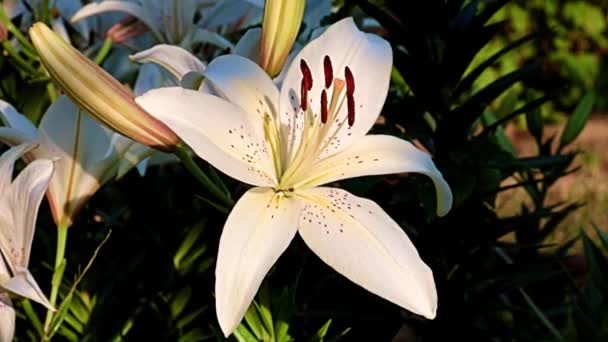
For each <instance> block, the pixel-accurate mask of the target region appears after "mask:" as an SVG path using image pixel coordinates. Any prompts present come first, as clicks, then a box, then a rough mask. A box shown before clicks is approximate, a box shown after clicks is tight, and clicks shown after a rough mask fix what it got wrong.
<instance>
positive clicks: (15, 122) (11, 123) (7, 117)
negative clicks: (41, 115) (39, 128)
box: [0, 100, 36, 140]
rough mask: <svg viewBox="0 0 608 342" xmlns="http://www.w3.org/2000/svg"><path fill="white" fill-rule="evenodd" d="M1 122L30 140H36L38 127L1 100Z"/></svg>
mask: <svg viewBox="0 0 608 342" xmlns="http://www.w3.org/2000/svg"><path fill="white" fill-rule="evenodd" d="M0 120H2V123H3V124H4V126H6V127H9V128H13V129H15V130H17V131H19V132H21V133H22V134H23V136H25V137H29V139H30V140H34V139H36V126H34V124H33V123H32V122H31V121H30V120H29V119H28V118H26V117H25V116H24V115H23V114H21V113H19V112H17V110H16V109H15V107H13V106H11V105H10V104H9V103H8V102H4V101H2V100H0Z"/></svg>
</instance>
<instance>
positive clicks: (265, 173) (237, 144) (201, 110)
mask: <svg viewBox="0 0 608 342" xmlns="http://www.w3.org/2000/svg"><path fill="white" fill-rule="evenodd" d="M135 100H136V101H137V103H138V104H139V105H141V106H142V107H143V108H144V109H145V110H146V111H148V113H150V114H151V115H153V116H154V117H156V118H157V119H158V120H160V121H162V122H163V123H164V124H166V125H167V126H169V128H171V129H172V130H173V131H174V132H175V133H176V134H177V135H178V136H179V137H180V138H181V139H182V140H184V141H185V142H186V143H187V144H188V145H189V146H190V147H191V148H192V150H193V151H194V152H195V153H196V154H197V155H198V156H199V157H201V158H202V159H204V160H206V161H208V162H209V163H211V164H212V165H213V166H215V167H216V168H218V169H219V170H221V171H222V172H224V173H225V174H227V175H229V176H231V177H233V178H236V179H238V180H240V181H242V182H245V183H249V184H253V185H259V186H273V185H274V184H276V175H275V172H274V167H273V161H272V156H271V154H270V148H269V147H268V146H267V143H266V141H265V140H264V138H263V136H260V135H259V134H258V133H257V132H260V131H261V129H262V128H261V127H255V126H254V124H253V123H252V121H251V120H250V117H251V114H248V113H246V112H244V111H243V110H242V109H240V108H239V107H237V106H235V105H233V104H231V103H229V102H227V101H225V100H222V99H220V98H219V97H216V96H212V95H209V94H203V93H201V92H199V91H194V90H189V89H183V88H179V87H171V88H160V89H155V90H152V91H150V92H148V93H146V94H144V95H143V96H140V97H138V98H136V99H135ZM259 125H260V126H261V122H260V123H259Z"/></svg>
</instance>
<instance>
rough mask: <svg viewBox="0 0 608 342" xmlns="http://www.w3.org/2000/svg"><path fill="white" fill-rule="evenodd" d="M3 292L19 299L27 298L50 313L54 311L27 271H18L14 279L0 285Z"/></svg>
mask: <svg viewBox="0 0 608 342" xmlns="http://www.w3.org/2000/svg"><path fill="white" fill-rule="evenodd" d="M0 287H2V288H3V289H4V290H7V291H10V292H12V293H15V294H18V295H20V296H21V297H25V298H29V299H31V300H33V301H35V302H38V303H40V304H42V305H44V306H45V307H46V308H48V309H49V310H51V311H55V308H54V307H53V306H52V305H51V303H50V302H49V300H48V299H47V298H46V296H45V295H44V293H43V292H42V290H40V287H39V286H38V283H36V280H34V277H32V274H31V273H30V271H28V270H27V269H25V268H24V269H22V270H20V271H19V272H18V273H17V274H16V275H15V276H14V277H12V278H11V279H9V280H8V281H6V282H5V283H3V284H2V285H0Z"/></svg>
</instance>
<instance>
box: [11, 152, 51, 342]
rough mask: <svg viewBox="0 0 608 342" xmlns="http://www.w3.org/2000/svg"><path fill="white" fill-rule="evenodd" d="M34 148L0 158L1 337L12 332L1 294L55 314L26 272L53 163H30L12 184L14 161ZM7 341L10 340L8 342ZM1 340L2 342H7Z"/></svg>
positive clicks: (46, 161) (12, 326) (47, 161)
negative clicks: (38, 305)
mask: <svg viewBox="0 0 608 342" xmlns="http://www.w3.org/2000/svg"><path fill="white" fill-rule="evenodd" d="M34 147H35V145H31V144H21V145H19V146H16V147H13V148H11V149H9V150H8V151H7V152H5V153H4V154H3V155H2V156H1V157H0V227H1V229H2V232H1V233H0V252H1V253H2V260H0V296H1V297H0V298H1V299H2V300H1V302H0V319H2V321H3V322H2V323H0V329H1V331H0V334H1V335H2V336H6V335H8V334H9V331H10V330H14V321H13V322H12V323H11V324H9V325H7V323H8V322H7V321H9V320H10V317H11V315H12V314H11V313H10V310H9V309H7V308H6V306H10V300H8V301H7V299H8V297H7V296H4V293H6V292H8V293H12V294H16V295H19V296H22V297H25V298H29V299H31V300H33V301H36V302H38V303H40V304H42V305H44V306H46V307H47V308H49V309H50V310H55V309H54V308H53V306H52V305H51V304H50V303H49V301H48V299H47V298H46V296H45V295H44V293H43V292H42V290H40V287H39V286H38V284H37V283H36V281H35V280H34V278H33V277H32V274H31V273H30V271H29V270H28V268H27V267H28V264H29V259H30V250H31V247H32V239H33V238H34V229H35V227H36V217H37V216H38V208H39V207H40V202H41V201H42V197H43V196H44V192H45V191H46V189H47V186H48V185H49V182H50V181H51V177H52V175H53V162H52V161H51V160H47V159H37V160H34V161H32V162H31V163H30V164H29V165H28V166H27V167H26V168H25V169H23V170H22V171H21V173H19V175H18V176H17V177H16V178H15V180H13V166H14V164H15V161H16V160H17V159H18V158H20V157H21V156H22V155H23V154H24V153H26V152H28V151H29V150H32V148H34ZM9 340H10V339H9ZM9 340H3V341H9Z"/></svg>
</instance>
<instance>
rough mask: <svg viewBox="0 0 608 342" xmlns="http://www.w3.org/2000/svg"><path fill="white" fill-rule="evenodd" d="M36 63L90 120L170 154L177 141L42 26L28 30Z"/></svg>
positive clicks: (113, 82)
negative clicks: (36, 56) (91, 118)
mask: <svg viewBox="0 0 608 342" xmlns="http://www.w3.org/2000/svg"><path fill="white" fill-rule="evenodd" d="M30 37H31V39H32V43H33V44H34V47H35V48H36V50H37V51H38V55H39V56H40V60H41V61H42V63H43V64H44V66H45V67H46V69H47V70H48V72H49V73H50V74H51V76H52V77H53V78H54V79H55V80H56V81H57V82H58V83H59V85H61V87H62V88H63V91H64V92H65V93H66V94H67V95H68V96H69V97H70V98H71V99H72V100H73V101H74V102H75V103H76V104H78V105H79V106H80V107H81V108H82V109H84V110H85V111H86V112H88V113H89V114H90V115H91V116H93V117H94V118H96V119H97V120H99V121H101V122H102V123H104V124H105V125H107V126H109V127H110V128H112V129H113V130H115V131H117V132H119V133H120V134H122V135H125V136H127V137H129V138H131V139H133V140H135V141H137V142H140V143H142V144H144V145H147V146H150V147H154V148H156V149H159V150H162V151H167V152H171V151H174V150H175V149H176V148H177V145H178V144H179V143H180V139H179V138H178V137H177V135H175V133H173V131H172V130H171V129H169V127H167V126H166V125H165V124H163V123H162V122H160V121H158V120H157V119H155V118H154V117H152V116H151V115H150V114H148V113H147V112H146V111H145V110H144V109H143V108H141V107H140V106H139V105H138V104H137V103H136V102H135V100H134V96H133V94H132V93H131V92H130V91H129V90H128V89H127V88H125V87H124V86H123V85H122V84H121V83H120V82H118V81H117V80H116V79H115V78H114V77H112V75H110V74H109V73H108V72H106V71H105V70H103V69H102V68H100V67H99V66H98V65H96V64H95V63H93V62H92V61H91V60H89V59H88V58H86V57H85V56H84V55H83V54H81V53H80V52H79V51H78V50H76V49H74V48H73V47H72V46H70V45H69V44H68V43H66V42H65V41H64V40H63V39H61V38H60V37H59V36H58V35H57V34H55V33H54V32H53V31H52V30H51V29H49V28H48V26H46V25H45V24H43V23H36V24H34V25H33V26H32V27H31V28H30Z"/></svg>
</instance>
